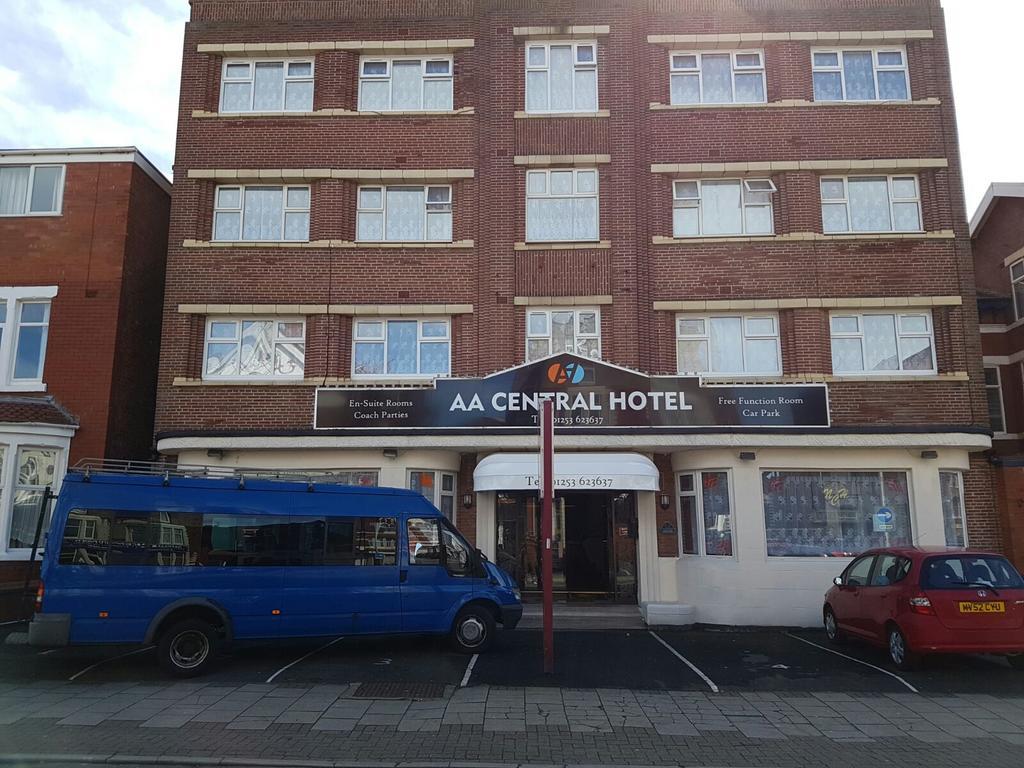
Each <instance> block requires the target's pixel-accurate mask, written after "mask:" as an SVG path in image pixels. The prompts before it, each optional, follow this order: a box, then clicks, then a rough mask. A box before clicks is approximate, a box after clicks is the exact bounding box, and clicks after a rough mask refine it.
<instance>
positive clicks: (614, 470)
mask: <svg viewBox="0 0 1024 768" xmlns="http://www.w3.org/2000/svg"><path fill="white" fill-rule="evenodd" d="M538 461H539V455H538V454H536V453H495V454H493V455H491V456H488V457H487V458H485V459H483V460H482V461H481V462H480V463H479V464H477V465H476V470H475V471H474V472H473V487H474V489H475V490H477V491H518V490H537V489H538V487H539V484H540V473H539V471H538ZM658 481H659V475H658V468H657V467H656V466H654V462H653V461H651V460H650V459H648V458H647V457H646V456H642V455H641V454H639V453H556V454H555V490H561V491H602V490H617V491H657V490H658V487H659V484H658Z"/></svg>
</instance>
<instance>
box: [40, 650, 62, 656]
mask: <svg viewBox="0 0 1024 768" xmlns="http://www.w3.org/2000/svg"><path fill="white" fill-rule="evenodd" d="M63 650H64V649H63V648H50V649H49V650H46V651H40V652H39V653H37V654H36V656H49V655H50V654H51V653H56V652H57V651H63Z"/></svg>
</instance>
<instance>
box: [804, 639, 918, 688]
mask: <svg viewBox="0 0 1024 768" xmlns="http://www.w3.org/2000/svg"><path fill="white" fill-rule="evenodd" d="M786 637H792V638H793V639H794V640H799V641H800V642H801V643H807V644H808V645H813V646H814V647H815V648H820V649H821V650H823V651H828V652H829V653H834V654H835V655H836V656H842V657H843V658H844V659H849V660H850V661H855V662H857V663H858V664H863V665H864V666H865V667H871V668H872V669H877V670H878V671H879V672H881V673H882V674H883V675H888V676H889V677H891V678H894V679H896V680H899V681H900V682H901V683H903V684H904V685H905V686H907V688H909V689H910V690H911V691H913V692H914V693H920V691H919V690H917V688H915V687H914V686H912V685H911V684H910V683H908V682H907V681H906V680H904V679H903V678H902V677H900V676H899V675H897V674H895V673H893V672H890V671H889V670H888V669H883V668H882V667H876V666H875V665H874V664H870V663H868V662H866V661H861V660H860V659H857V658H854V657H853V656H847V655H846V654H845V653H840V652H839V651H834V650H832V649H831V648H826V647H825V646H824V645H818V644H817V643H813V642H811V641H810V640H807V639H805V638H803V637H799V636H798V635H794V634H791V633H790V632H787V633H786Z"/></svg>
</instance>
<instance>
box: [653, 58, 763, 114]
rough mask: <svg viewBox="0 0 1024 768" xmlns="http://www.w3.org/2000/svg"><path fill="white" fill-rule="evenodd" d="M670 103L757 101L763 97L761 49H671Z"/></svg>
mask: <svg viewBox="0 0 1024 768" xmlns="http://www.w3.org/2000/svg"><path fill="white" fill-rule="evenodd" d="M670 62H671V75H670V80H671V92H672V94H671V95H672V103H673V104H758V103H764V101H765V83H764V54H763V52H761V51H708V52H692V53H687V52H673V53H672V54H671V55H670Z"/></svg>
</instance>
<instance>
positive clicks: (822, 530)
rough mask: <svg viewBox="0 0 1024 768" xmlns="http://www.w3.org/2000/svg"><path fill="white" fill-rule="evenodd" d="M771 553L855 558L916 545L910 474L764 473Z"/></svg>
mask: <svg viewBox="0 0 1024 768" xmlns="http://www.w3.org/2000/svg"><path fill="white" fill-rule="evenodd" d="M761 481H762V492H763V496H764V521H765V528H766V532H767V541H768V556H769V557H853V556H855V555H858V554H860V553H861V552H864V551H865V550H868V549H872V548H874V547H895V546H907V545H910V544H912V543H913V535H912V531H911V524H910V495H909V490H908V477H907V473H906V472H844V471H829V472H817V471H793V470H786V471H769V472H762V473H761Z"/></svg>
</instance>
